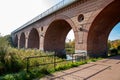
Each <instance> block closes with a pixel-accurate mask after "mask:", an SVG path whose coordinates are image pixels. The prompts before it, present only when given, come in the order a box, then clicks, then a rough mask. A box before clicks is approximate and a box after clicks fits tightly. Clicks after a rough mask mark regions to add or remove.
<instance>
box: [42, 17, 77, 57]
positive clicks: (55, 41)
mask: <svg viewBox="0 0 120 80" xmlns="http://www.w3.org/2000/svg"><path fill="white" fill-rule="evenodd" d="M72 27H73V26H71V24H70V23H69V22H68V21H66V20H65V19H61V18H60V19H56V20H54V21H52V22H51V23H50V25H49V27H48V28H47V30H46V32H45V37H44V51H57V52H60V53H58V54H57V55H62V54H64V53H65V52H64V51H65V39H66V37H67V34H68V33H69V31H70V30H71V29H73V28H72ZM74 36H75V33H74Z"/></svg>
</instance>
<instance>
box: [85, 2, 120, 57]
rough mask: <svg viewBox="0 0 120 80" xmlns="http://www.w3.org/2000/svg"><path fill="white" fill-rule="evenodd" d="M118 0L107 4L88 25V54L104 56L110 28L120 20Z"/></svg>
mask: <svg viewBox="0 0 120 80" xmlns="http://www.w3.org/2000/svg"><path fill="white" fill-rule="evenodd" d="M119 3H120V1H119V0H115V1H113V2H111V3H110V4H109V5H107V6H106V7H105V8H104V9H103V10H101V12H100V13H99V14H98V15H97V16H96V18H95V19H94V21H93V22H92V25H91V26H90V29H89V32H88V38H87V50H88V54H89V56H105V55H106V53H107V49H108V48H107V40H108V37H109V34H110V32H111V30H112V29H113V28H114V26H115V25H116V24H117V23H118V22H119V21H120V10H118V8H120V4H119Z"/></svg>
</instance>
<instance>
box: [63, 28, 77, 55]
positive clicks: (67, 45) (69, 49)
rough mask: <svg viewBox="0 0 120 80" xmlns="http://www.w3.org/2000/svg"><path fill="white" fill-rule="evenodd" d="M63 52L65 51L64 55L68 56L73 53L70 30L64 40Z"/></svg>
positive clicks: (73, 39)
mask: <svg viewBox="0 0 120 80" xmlns="http://www.w3.org/2000/svg"><path fill="white" fill-rule="evenodd" d="M65 50H66V53H68V54H72V53H75V37H74V32H73V30H72V29H71V30H70V31H69V33H68V34H67V37H66V40H65Z"/></svg>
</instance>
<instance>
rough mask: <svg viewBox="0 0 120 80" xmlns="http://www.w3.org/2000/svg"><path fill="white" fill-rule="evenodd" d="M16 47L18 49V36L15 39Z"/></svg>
mask: <svg viewBox="0 0 120 80" xmlns="http://www.w3.org/2000/svg"><path fill="white" fill-rule="evenodd" d="M14 47H18V35H15V38H14Z"/></svg>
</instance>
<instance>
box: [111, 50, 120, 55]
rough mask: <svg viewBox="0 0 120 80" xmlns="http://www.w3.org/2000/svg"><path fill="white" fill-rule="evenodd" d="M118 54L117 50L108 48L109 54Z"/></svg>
mask: <svg viewBox="0 0 120 80" xmlns="http://www.w3.org/2000/svg"><path fill="white" fill-rule="evenodd" d="M117 54H118V50H117V49H115V48H114V49H111V50H110V55H117Z"/></svg>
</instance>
